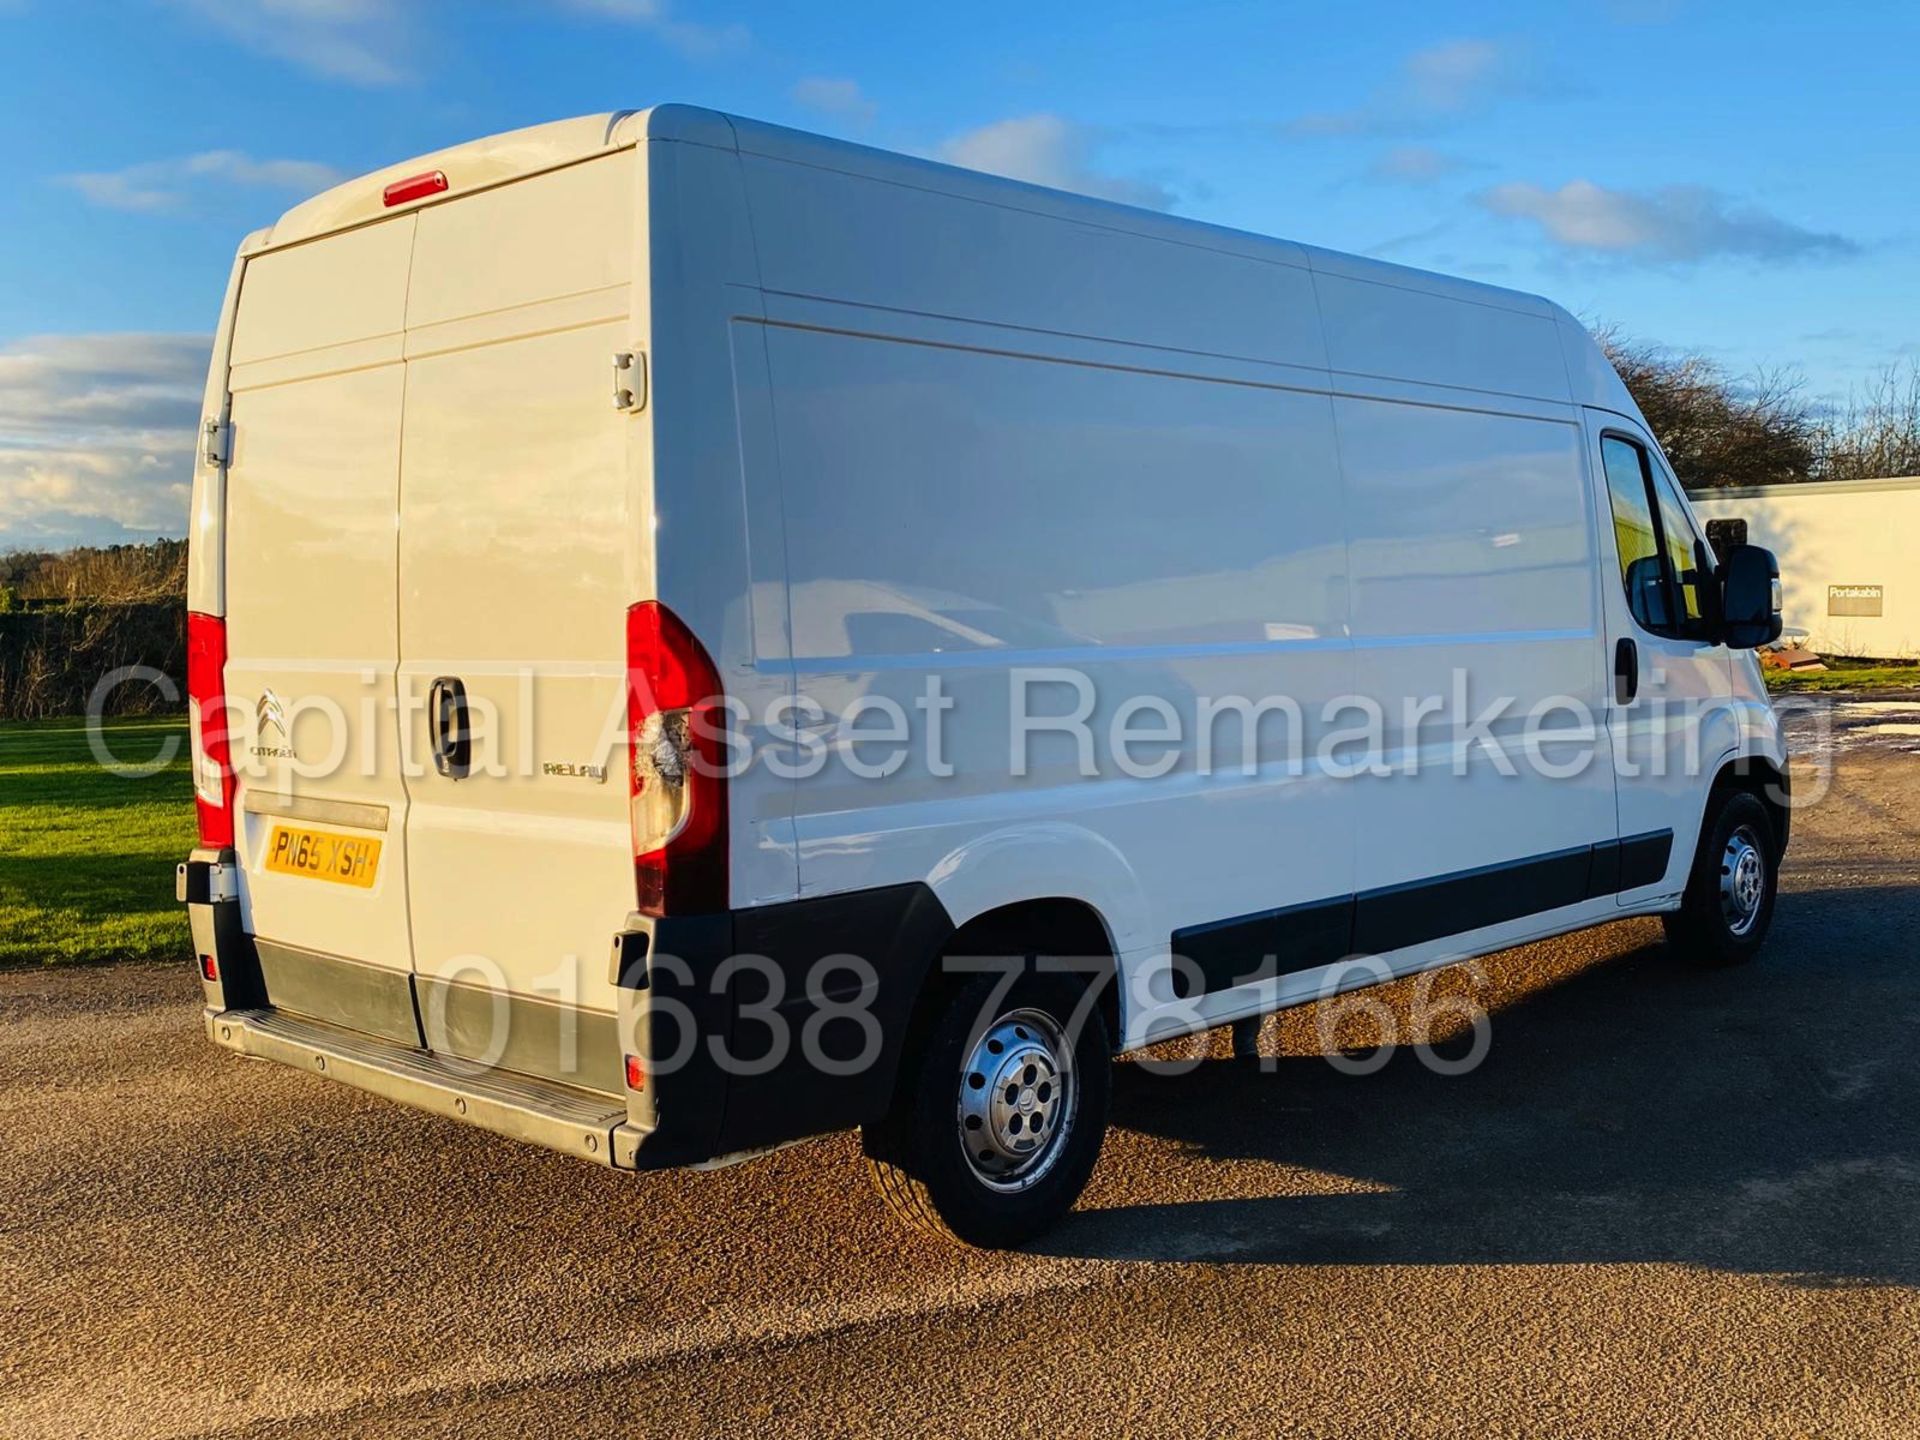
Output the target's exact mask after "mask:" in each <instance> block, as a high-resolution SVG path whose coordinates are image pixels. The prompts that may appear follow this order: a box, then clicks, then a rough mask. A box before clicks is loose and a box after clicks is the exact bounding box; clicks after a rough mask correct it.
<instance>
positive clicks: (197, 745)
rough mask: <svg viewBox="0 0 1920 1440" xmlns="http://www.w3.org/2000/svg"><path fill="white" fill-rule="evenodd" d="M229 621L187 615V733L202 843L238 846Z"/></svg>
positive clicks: (216, 846)
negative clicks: (228, 687)
mask: <svg viewBox="0 0 1920 1440" xmlns="http://www.w3.org/2000/svg"><path fill="white" fill-rule="evenodd" d="M226 671H227V622H226V621H225V620H223V619H221V618H220V617H219V616H218V615H202V614H200V613H198V612H197V611H190V612H188V615H187V732H188V740H189V742H190V745H191V749H192V752H193V756H192V758H193V803H194V809H195V810H196V811H198V812H199V816H200V844H201V845H202V846H203V847H205V848H206V849H209V850H224V849H226V848H227V847H228V846H230V845H232V844H233V763H232V756H231V751H230V748H229V745H228V736H227V696H226Z"/></svg>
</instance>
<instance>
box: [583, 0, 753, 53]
mask: <svg viewBox="0 0 1920 1440" xmlns="http://www.w3.org/2000/svg"><path fill="white" fill-rule="evenodd" d="M560 4H561V5H562V6H563V7H564V8H565V9H568V10H572V11H575V12H576V13H578V14H581V15H592V16H598V17H599V18H601V19H604V20H619V21H624V22H626V23H628V24H632V25H644V26H645V27H646V28H647V29H649V30H651V31H653V33H654V34H656V35H658V36H659V37H660V38H661V39H662V40H664V41H666V42H667V43H668V44H669V45H671V46H673V47H674V49H676V50H678V51H680V52H681V53H682V54H684V55H692V56H696V57H704V56H710V55H723V54H726V53H728V52H730V51H735V50H744V49H745V48H746V47H747V46H748V45H750V44H752V43H753V36H752V33H751V32H750V31H748V29H747V27H746V26H744V25H740V24H726V25H704V24H701V23H700V22H699V21H696V20H681V19H679V18H677V17H676V16H675V15H674V14H673V11H672V9H671V7H670V6H669V5H668V3H667V0H560Z"/></svg>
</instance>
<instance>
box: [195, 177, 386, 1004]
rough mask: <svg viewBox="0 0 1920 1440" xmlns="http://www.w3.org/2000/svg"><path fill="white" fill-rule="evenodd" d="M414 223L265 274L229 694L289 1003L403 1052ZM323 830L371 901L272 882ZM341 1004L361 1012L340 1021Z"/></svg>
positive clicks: (250, 844) (241, 787)
mask: <svg viewBox="0 0 1920 1440" xmlns="http://www.w3.org/2000/svg"><path fill="white" fill-rule="evenodd" d="M413 227H414V217H413V216H411V215H408V216H402V217H397V218H395V219H392V220H388V221H384V222H382V223H380V224H377V225H371V226H367V227H365V228H364V229H361V230H357V231H353V232H351V233H349V234H345V235H341V236H337V237H333V238H330V239H327V240H322V241H317V242H314V243H313V244H310V245H304V246H297V247H294V248H292V249H288V250H283V251H273V252H269V253H267V254H264V255H256V256H253V257H252V258H250V259H249V260H248V262H247V266H246V271H245V274H244V276H243V278H242V281H241V292H240V305H239V311H238V315H237V317H236V321H235V326H234V334H233V346H232V369H231V372H230V377H229V382H228V383H229V388H230V390H231V391H232V397H233V399H232V423H233V461H232V464H231V465H230V467H229V469H228V473H227V486H226V489H227V526H226V546H225V559H226V600H227V649H228V659H227V669H226V688H227V695H228V698H229V701H230V702H231V703H232V704H233V705H234V706H235V707H236V709H237V711H238V712H239V713H238V714H237V716H236V722H237V723H238V724H239V725H240V727H241V733H240V734H239V735H237V736H236V737H235V743H234V751H235V754H234V761H235V765H236V768H237V769H238V775H239V778H238V805H239V811H240V813H239V814H238V816H237V834H236V840H237V848H238V851H239V859H240V864H241V867H242V871H243V876H242V904H243V914H244V917H245V920H246V923H247V928H248V930H250V931H251V932H252V933H253V934H254V935H255V936H256V937H257V939H258V942H259V949H260V956H261V965H262V969H263V972H264V974H265V978H266V983H267V993H268V998H269V999H270V1000H272V1001H273V1003H274V1004H275V1005H277V1006H280V1007H281V1008H284V1009H291V1010H296V1011H299V1012H301V1013H306V1014H317V1015H319V1017H320V1018H323V1019H330V1020H338V1021H342V1022H344V1023H348V1024H352V1025H355V1026H356V1027H357V1028H362V1029H367V1030H371V1031H373V1032H375V1033H378V1034H381V1035H384V1036H387V1037H388V1038H394V1039H412V1038H413V1037H414V1035H415V1034H416V1032H415V1030H414V1026H413V1005H412V997H411V991H410V988H409V983H410V982H409V979H408V972H409V971H410V970H411V962H412V949H411V945H410V941H409V937H408V932H407V899H406V892H407V856H406V846H405V842H404V826H405V819H406V805H407V796H406V790H405V787H404V785H403V783H402V779H401V754H400V742H399V735H398V730H397V726H396V724H395V720H394V714H393V700H394V672H395V666H396V662H397V660H398V637H397V632H396V623H395V585H396V580H395V576H396V571H395V563H394V544H393V533H394V525H395V519H396V506H397V500H398V484H399V465H400V425H401V405H402V396H403V390H404V374H403V368H402V361H401V330H402V326H403V323H404V305H405V297H406V286H407V271H408V263H409V257H410V254H411V249H412V241H413ZM316 807H318V810H317V812H316ZM301 811H304V812H305V816H304V817H303V816H302V815H301V814H299V813H297V812H301ZM316 813H317V817H318V818H315V817H316ZM302 832H316V833H321V834H324V835H329V836H331V835H347V836H350V837H353V838H354V839H355V840H356V841H358V842H361V843H363V844H365V845H372V844H377V845H378V846H379V855H378V859H377V862H375V863H373V864H372V865H370V866H369V867H368V868H369V872H370V873H371V876H372V879H371V883H370V884H368V885H365V886H361V885H353V884H338V883H327V882H326V881H323V880H319V879H316V878H314V877H313V876H311V875H306V874H301V873H297V872H294V873H289V872H287V871H285V870H281V869H273V868H269V860H270V858H272V856H273V854H274V852H275V850H276V848H285V847H288V846H291V845H292V844H294V843H297V839H298V836H299V835H300V834H301V833H302ZM342 957H348V958H345V959H343V958H342ZM335 980H338V981H339V984H338V985H337V986H336V985H335V984H334V983H333V982H334V981H335ZM335 992H337V993H341V994H350V995H353V996H356V997H359V998H358V999H357V1000H356V1001H355V1002H354V1004H353V1005H352V1006H351V1007H350V1008H349V1009H348V1010H346V1011H337V1010H333V1009H331V1008H330V1007H329V1004H328V1001H327V998H326V997H327V996H328V995H329V994H331V993H335Z"/></svg>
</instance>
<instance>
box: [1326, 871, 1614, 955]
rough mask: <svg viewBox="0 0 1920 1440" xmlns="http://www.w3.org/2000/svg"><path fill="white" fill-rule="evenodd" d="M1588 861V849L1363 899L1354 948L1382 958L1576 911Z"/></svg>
mask: <svg viewBox="0 0 1920 1440" xmlns="http://www.w3.org/2000/svg"><path fill="white" fill-rule="evenodd" d="M1592 856H1593V847H1592V846H1591V845H1580V846H1576V847H1575V848H1574V849H1571V850H1556V851H1553V852H1552V853H1551V854H1547V855H1536V856H1534V857H1532V858H1531V859H1528V860H1510V861H1506V862H1504V863H1502V864H1498V865H1482V866H1480V867H1478V868H1477V869H1473V870H1457V871H1455V872H1454V873H1453V874H1451V875H1441V876H1439V877H1437V878H1436V879H1432V880H1418V881H1414V882H1413V883H1411V884H1407V885H1387V886H1383V887H1382V888H1380V889H1378V890H1367V891H1363V892H1362V893H1361V895H1360V897H1359V900H1358V901H1357V902H1356V904H1355V906H1354V925H1353V944H1354V948H1355V949H1356V950H1358V951H1360V952H1361V953H1362V954H1367V955H1381V954H1385V953H1386V952H1387V951H1389V950H1404V949H1405V948H1406V947H1407V946H1409V945H1420V944H1424V943H1425V942H1426V941H1428V940H1439V939H1441V938H1443V937H1444V936H1447V935H1459V934H1462V933H1464V932H1465V931H1468V930H1478V929H1480V927H1481V926H1483V925H1498V924H1501V923H1502V922H1504V921H1507V920H1518V919H1520V918H1521V917H1523V916H1526V915H1537V914H1539V913H1540V912H1541V911H1542V910H1558V909H1559V908H1560V907H1561V906H1562V905H1577V904H1579V903H1580V902H1581V901H1582V900H1584V899H1586V898H1587V871H1588V868H1589V866H1590V864H1591V862H1592Z"/></svg>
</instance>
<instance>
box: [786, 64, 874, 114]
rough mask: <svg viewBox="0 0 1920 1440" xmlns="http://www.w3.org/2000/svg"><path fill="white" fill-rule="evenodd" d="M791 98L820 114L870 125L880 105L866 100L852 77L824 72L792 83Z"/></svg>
mask: <svg viewBox="0 0 1920 1440" xmlns="http://www.w3.org/2000/svg"><path fill="white" fill-rule="evenodd" d="M793 98H794V100H795V101H797V102H798V103H799V104H802V105H804V106H806V107H807V109H809V110H817V111H819V112H820V113H821V114H822V115H832V116H834V117H836V118H838V119H842V120H848V121H851V122H852V123H853V124H855V125H871V124H872V123H873V118H874V116H875V115H877V114H878V113H879V111H880V107H879V106H878V105H876V104H874V102H873V101H872V100H869V99H868V98H867V96H866V95H865V93H863V92H862V91H861V89H860V86H859V85H858V84H857V83H856V82H854V81H852V80H834V79H829V78H828V77H827V76H824V75H809V76H807V77H806V78H805V79H803V80H801V81H800V82H799V83H798V84H796V85H795V86H794V87H793Z"/></svg>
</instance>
